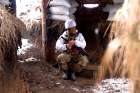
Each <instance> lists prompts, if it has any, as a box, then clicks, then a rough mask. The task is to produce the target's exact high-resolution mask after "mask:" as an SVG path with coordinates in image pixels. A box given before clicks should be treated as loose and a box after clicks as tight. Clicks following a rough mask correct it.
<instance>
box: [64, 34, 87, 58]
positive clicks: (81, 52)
mask: <svg viewBox="0 0 140 93" xmlns="http://www.w3.org/2000/svg"><path fill="white" fill-rule="evenodd" d="M61 38H62V39H64V40H65V41H66V42H68V41H69V40H68V39H66V38H64V37H61ZM74 48H75V49H76V50H78V52H79V53H80V54H81V55H86V56H88V53H87V52H86V51H85V50H84V49H83V48H81V47H77V46H74V47H73V48H72V49H74Z"/></svg>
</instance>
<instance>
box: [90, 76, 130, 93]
mask: <svg viewBox="0 0 140 93" xmlns="http://www.w3.org/2000/svg"><path fill="white" fill-rule="evenodd" d="M131 85H132V83H131V81H130V80H128V79H122V78H118V79H106V80H103V81H102V82H101V83H100V84H98V85H97V86H95V87H94V88H93V89H92V91H93V92H94V93H130V91H131V90H132V86H131Z"/></svg>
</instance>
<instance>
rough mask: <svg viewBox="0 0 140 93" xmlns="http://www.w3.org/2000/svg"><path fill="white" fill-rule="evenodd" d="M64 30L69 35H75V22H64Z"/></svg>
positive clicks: (71, 20)
mask: <svg viewBox="0 0 140 93" xmlns="http://www.w3.org/2000/svg"><path fill="white" fill-rule="evenodd" d="M65 29H67V30H68V32H69V34H71V35H75V34H76V33H77V30H76V22H75V20H73V19H68V20H66V22H65Z"/></svg>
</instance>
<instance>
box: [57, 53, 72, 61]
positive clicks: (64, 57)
mask: <svg viewBox="0 0 140 93" xmlns="http://www.w3.org/2000/svg"><path fill="white" fill-rule="evenodd" d="M70 59H71V58H70V55H68V54H66V53H61V54H60V55H58V56H57V59H56V60H57V62H60V63H62V62H69V61H70Z"/></svg>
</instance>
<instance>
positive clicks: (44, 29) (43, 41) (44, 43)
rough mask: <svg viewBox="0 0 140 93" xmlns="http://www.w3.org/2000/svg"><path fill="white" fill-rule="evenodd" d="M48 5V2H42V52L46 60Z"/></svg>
mask: <svg viewBox="0 0 140 93" xmlns="http://www.w3.org/2000/svg"><path fill="white" fill-rule="evenodd" d="M46 3H48V0H42V51H43V57H44V59H45V60H46V38H47V37H46V36H47V31H46Z"/></svg>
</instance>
